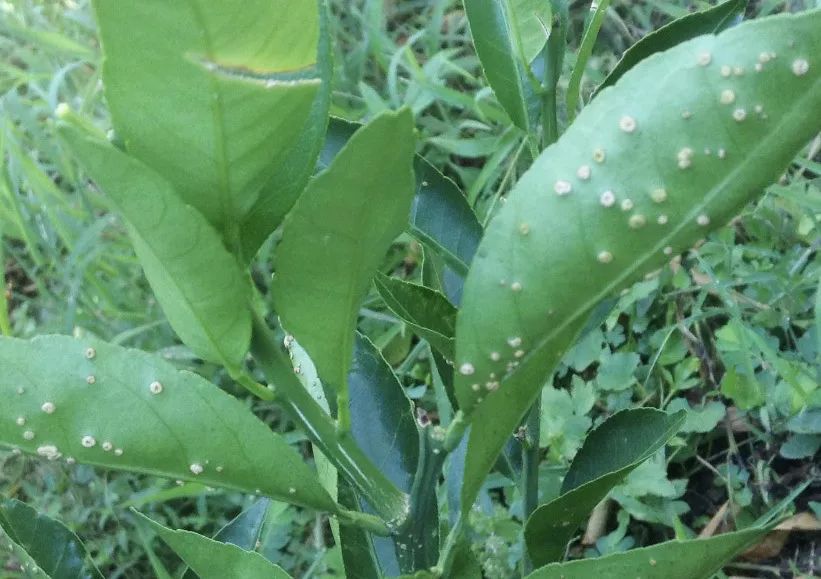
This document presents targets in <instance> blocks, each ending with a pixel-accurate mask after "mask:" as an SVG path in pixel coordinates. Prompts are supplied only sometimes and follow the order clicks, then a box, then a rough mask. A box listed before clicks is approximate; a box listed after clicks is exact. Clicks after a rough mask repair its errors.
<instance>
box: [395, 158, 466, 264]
mask: <svg viewBox="0 0 821 579" xmlns="http://www.w3.org/2000/svg"><path fill="white" fill-rule="evenodd" d="M413 167H414V170H415V172H416V196H415V197H414V198H413V205H412V207H411V217H410V233H411V234H413V235H414V236H415V237H417V238H418V239H420V240H421V241H423V242H425V243H426V244H428V245H429V246H430V247H432V248H433V249H434V250H436V252H437V253H438V254H439V255H441V256H442V257H443V258H444V259H445V261H447V263H448V265H450V266H451V267H452V268H454V269H455V270H456V271H457V272H459V273H460V274H462V275H464V274H467V272H468V268H470V263H471V261H473V255H474V254H475V253H476V248H477V247H478V246H479V242H480V241H481V239H482V226H481V224H480V223H479V220H478V219H477V218H476V214H475V213H474V212H473V209H472V208H471V207H470V204H469V203H468V201H467V199H466V198H465V195H464V194H463V193H462V191H460V190H459V187H458V186H457V185H456V183H454V182H453V181H451V180H450V179H448V178H447V177H445V176H444V175H442V173H440V172H439V171H438V170H437V169H436V168H435V167H434V166H433V165H431V164H430V163H428V162H427V161H426V160H425V159H423V158H422V157H420V156H419V155H417V156H416V160H415V162H414V164H413Z"/></svg>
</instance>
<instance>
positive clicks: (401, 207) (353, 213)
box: [273, 109, 414, 388]
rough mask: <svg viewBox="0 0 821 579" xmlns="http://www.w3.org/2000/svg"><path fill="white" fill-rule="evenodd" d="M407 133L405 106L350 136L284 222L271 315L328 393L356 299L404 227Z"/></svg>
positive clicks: (336, 378)
mask: <svg viewBox="0 0 821 579" xmlns="http://www.w3.org/2000/svg"><path fill="white" fill-rule="evenodd" d="M412 129H413V120H412V117H411V114H410V111H408V110H407V109H405V110H402V111H399V112H397V113H393V112H386V113H383V114H382V115H380V116H379V117H377V118H376V119H374V120H373V121H372V122H371V123H370V124H369V125H367V126H365V127H363V128H362V129H361V130H359V131H357V132H356V134H354V136H353V137H352V138H351V139H350V141H348V143H347V144H346V145H345V147H344V148H343V149H342V150H341V151H340V152H339V154H338V155H337V156H336V158H335V159H334V160H333V162H332V163H331V165H330V166H329V167H328V169H326V170H325V171H323V172H322V173H321V174H319V175H318V176H317V177H315V178H314V180H313V181H311V183H309V185H308V188H307V189H306V190H305V192H304V193H303V194H302V196H301V197H300V199H299V201H298V202H297V204H296V206H295V207H294V209H293V210H292V211H291V213H290V214H289V215H288V217H287V218H286V220H285V225H284V229H283V233H282V241H281V242H280V244H279V246H278V248H277V274H276V278H275V280H274V287H273V290H274V298H275V302H276V306H277V311H278V313H279V315H280V317H281V318H282V320H283V325H284V326H285V327H286V328H287V329H288V331H289V332H291V333H293V334H294V336H296V338H297V340H298V341H299V342H300V344H302V346H303V347H304V348H305V349H306V350H307V351H308V353H309V354H310V355H311V359H312V360H313V361H314V364H315V365H316V367H317V370H318V371H319V375H320V377H321V378H322V379H323V380H324V381H325V382H327V383H328V384H330V385H331V386H333V387H335V388H339V387H342V386H344V384H345V380H346V377H347V374H348V369H349V368H350V364H351V354H352V352H353V343H354V327H355V325H356V319H357V314H358V311H359V305H360V302H361V300H362V298H363V297H364V295H365V293H366V292H367V288H368V286H369V285H370V283H371V279H372V278H373V275H374V273H375V272H376V268H377V266H378V265H379V263H380V262H381V260H382V259H383V258H384V256H385V253H386V252H387V250H388V248H389V247H390V244H391V242H392V241H393V240H394V239H395V238H396V236H397V235H399V233H401V232H402V231H403V230H404V228H405V225H406V223H407V218H408V212H409V210H410V203H411V198H412V196H413V172H412V162H413V150H414V139H413V133H412ZM375 158H378V159H379V160H380V162H379V163H378V164H374V163H372V160H373V159H375Z"/></svg>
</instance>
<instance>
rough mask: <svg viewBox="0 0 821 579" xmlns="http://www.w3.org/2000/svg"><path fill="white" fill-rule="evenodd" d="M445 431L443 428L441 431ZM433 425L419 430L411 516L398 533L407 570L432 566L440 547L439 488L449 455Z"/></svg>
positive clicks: (401, 558) (399, 556)
mask: <svg viewBox="0 0 821 579" xmlns="http://www.w3.org/2000/svg"><path fill="white" fill-rule="evenodd" d="M439 432H441V430H439ZM442 442H443V438H442V437H441V436H437V435H436V433H435V431H434V429H433V428H430V427H428V428H424V429H422V430H421V431H420V432H419V462H418V464H417V468H416V475H415V476H414V479H413V487H412V488H411V493H410V515H409V516H408V520H407V522H406V523H405V525H403V526H402V528H400V529H399V530H398V531H397V534H396V546H397V550H396V555H397V559H398V560H399V567H400V570H401V571H402V572H403V573H413V572H415V571H419V570H421V569H427V568H429V567H432V566H433V565H434V564H435V563H436V557H437V551H438V549H439V520H438V517H437V516H436V512H437V511H436V507H437V496H436V487H437V486H438V483H439V475H440V474H441V473H442V464H443V463H444V462H445V457H446V456H447V454H446V453H445V452H444V449H443V448H442Z"/></svg>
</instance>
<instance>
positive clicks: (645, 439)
mask: <svg viewBox="0 0 821 579" xmlns="http://www.w3.org/2000/svg"><path fill="white" fill-rule="evenodd" d="M685 417H686V413H684V412H679V413H677V414H667V413H666V412H661V411H660V410H654V409H652V408H637V409H634V410H624V411H622V412H618V413H616V414H614V415H613V416H611V417H610V418H608V419H607V420H606V421H605V422H604V423H602V425H601V426H599V427H598V428H596V429H595V430H593V431H592V432H591V433H590V434H589V435H588V437H587V439H586V440H585V441H584V445H583V446H582V448H581V450H579V453H578V454H577V455H576V458H574V459H573V462H572V463H571V465H570V470H568V471H567V475H566V476H565V477H564V481H563V482H562V491H561V494H560V495H559V497H558V498H556V499H554V500H553V501H551V502H549V503H547V504H546V505H542V506H541V507H539V508H538V509H536V510H535V511H534V512H533V514H532V515H531V516H530V518H529V519H528V520H527V524H526V526H525V542H526V544H527V549H528V552H529V553H530V558H531V560H532V561H533V564H534V565H536V566H540V565H546V564H547V563H550V562H552V561H557V560H559V559H561V558H562V556H563V555H564V551H565V547H566V545H567V542H568V541H569V540H570V539H571V538H572V537H573V535H574V533H575V532H576V529H578V528H579V525H581V523H582V522H583V521H584V519H585V518H586V517H587V516H588V515H589V514H590V511H592V510H593V507H595V506H596V505H597V504H598V503H599V501H601V500H602V499H603V498H604V497H606V496H607V493H609V492H610V490H611V489H612V488H613V487H614V486H616V485H618V484H620V483H621V482H622V481H623V480H624V478H625V477H626V476H627V475H628V474H630V472H631V471H633V470H634V469H635V468H636V467H637V466H639V465H640V464H641V463H642V462H644V461H645V460H647V458H649V457H650V456H651V455H652V454H653V453H654V452H656V451H657V450H659V449H660V448H662V447H663V446H664V445H665V443H666V442H667V441H668V440H669V439H670V438H671V437H672V436H673V435H674V434H675V433H676V432H677V431H678V429H679V428H680V427H681V425H682V424H683V423H684V419H685Z"/></svg>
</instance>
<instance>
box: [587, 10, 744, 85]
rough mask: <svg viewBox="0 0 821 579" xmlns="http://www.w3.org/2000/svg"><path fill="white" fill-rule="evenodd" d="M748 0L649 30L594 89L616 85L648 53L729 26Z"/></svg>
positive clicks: (701, 11) (705, 11)
mask: <svg viewBox="0 0 821 579" xmlns="http://www.w3.org/2000/svg"><path fill="white" fill-rule="evenodd" d="M747 3H748V0H727V1H726V2H722V3H721V4H717V5H716V6H711V7H710V8H707V9H706V10H700V11H699V12H693V13H692V14H688V15H687V16H682V17H681V18H677V19H676V20H673V21H672V22H670V23H668V24H665V25H664V26H662V27H661V28H658V29H656V30H654V31H652V32H650V33H649V34H648V35H647V36H645V37H643V38H642V39H641V40H639V41H638V42H636V43H635V44H634V45H633V46H631V47H630V48H628V49H627V51H625V53H624V54H623V55H622V57H621V59H620V60H619V62H618V63H617V64H616V66H615V67H614V68H613V70H611V71H610V74H608V75H607V78H605V79H604V81H603V82H602V83H601V84H600V85H599V86H598V88H597V89H596V92H599V91H601V90H604V89H605V88H607V87H608V86H610V85H613V84H615V83H616V81H618V80H619V79H620V78H621V77H622V76H623V75H624V73H626V72H627V71H628V70H630V69H631V68H633V67H634V66H636V65H637V64H638V63H639V62H641V61H642V60H644V59H645V58H647V57H648V56H651V55H653V54H655V53H657V52H661V51H663V50H667V49H669V48H673V47H674V46H676V45H677V44H680V43H682V42H684V41H685V40H690V39H691V38H695V37H696V36H700V35H702V34H711V33H717V32H721V31H722V30H724V29H725V28H727V27H728V26H730V25H732V24H733V23H734V22H735V21H736V19H739V18H742V17H743V16H744V9H745V8H747Z"/></svg>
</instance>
